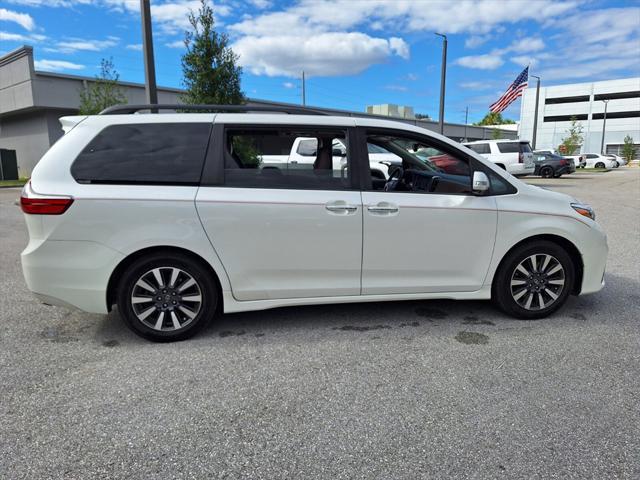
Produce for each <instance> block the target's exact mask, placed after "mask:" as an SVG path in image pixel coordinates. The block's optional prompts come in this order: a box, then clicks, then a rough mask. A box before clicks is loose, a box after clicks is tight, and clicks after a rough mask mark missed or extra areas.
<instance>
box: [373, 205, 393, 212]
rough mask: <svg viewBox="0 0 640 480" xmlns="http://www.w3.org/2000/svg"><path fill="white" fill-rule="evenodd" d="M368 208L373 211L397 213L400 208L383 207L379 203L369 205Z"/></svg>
mask: <svg viewBox="0 0 640 480" xmlns="http://www.w3.org/2000/svg"><path fill="white" fill-rule="evenodd" d="M367 210H369V211H370V212H372V213H396V212H397V211H398V210H399V209H398V207H381V206H377V205H369V206H368V207H367Z"/></svg>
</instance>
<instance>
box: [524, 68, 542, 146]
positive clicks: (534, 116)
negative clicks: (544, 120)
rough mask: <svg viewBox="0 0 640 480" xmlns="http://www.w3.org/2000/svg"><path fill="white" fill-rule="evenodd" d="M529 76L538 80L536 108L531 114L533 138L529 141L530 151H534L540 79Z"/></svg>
mask: <svg viewBox="0 0 640 480" xmlns="http://www.w3.org/2000/svg"><path fill="white" fill-rule="evenodd" d="M529 76H530V77H533V78H535V79H537V80H538V84H537V85H536V108H535V112H534V114H533V138H532V139H531V149H532V150H535V149H536V137H537V134H538V105H539V104H540V77H538V76H536V75H529ZM521 121H522V120H521Z"/></svg>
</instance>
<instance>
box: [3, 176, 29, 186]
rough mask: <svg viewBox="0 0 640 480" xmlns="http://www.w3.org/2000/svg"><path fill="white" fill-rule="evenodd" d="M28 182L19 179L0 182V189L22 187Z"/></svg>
mask: <svg viewBox="0 0 640 480" xmlns="http://www.w3.org/2000/svg"><path fill="white" fill-rule="evenodd" d="M28 181H29V179H28V178H19V179H18V180H0V187H22V186H24V184H25V183H27V182H28Z"/></svg>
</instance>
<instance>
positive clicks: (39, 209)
mask: <svg viewBox="0 0 640 480" xmlns="http://www.w3.org/2000/svg"><path fill="white" fill-rule="evenodd" d="M72 203H73V198H71V197H47V196H45V195H42V196H41V195H38V194H35V192H33V190H32V189H31V182H29V183H27V185H25V187H24V189H23V190H22V195H21V196H20V207H21V208H22V211H23V212H24V213H28V214H31V215H61V214H63V213H64V212H66V211H67V210H68V208H69V207H70V206H71V204H72Z"/></svg>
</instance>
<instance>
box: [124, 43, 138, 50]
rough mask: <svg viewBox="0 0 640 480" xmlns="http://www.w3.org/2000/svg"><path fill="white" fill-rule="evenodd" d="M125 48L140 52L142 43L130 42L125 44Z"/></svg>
mask: <svg viewBox="0 0 640 480" xmlns="http://www.w3.org/2000/svg"><path fill="white" fill-rule="evenodd" d="M125 48H126V49H127V50H135V51H136V52H141V51H142V44H141V43H132V44H130V45H127V46H126V47H125Z"/></svg>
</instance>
